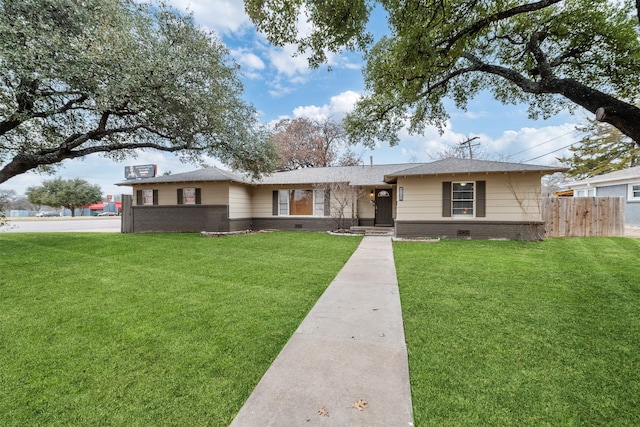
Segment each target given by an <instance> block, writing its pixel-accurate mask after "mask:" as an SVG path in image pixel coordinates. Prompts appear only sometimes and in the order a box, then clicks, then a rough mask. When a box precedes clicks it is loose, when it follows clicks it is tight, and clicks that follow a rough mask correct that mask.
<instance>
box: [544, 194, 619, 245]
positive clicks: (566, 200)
mask: <svg viewBox="0 0 640 427" xmlns="http://www.w3.org/2000/svg"><path fill="white" fill-rule="evenodd" d="M624 203H625V201H624V197H551V198H546V199H543V200H542V219H543V220H544V222H545V229H546V236H547V237H591V236H623V235H624Z"/></svg>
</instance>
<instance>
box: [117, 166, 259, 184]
mask: <svg viewBox="0 0 640 427" xmlns="http://www.w3.org/2000/svg"><path fill="white" fill-rule="evenodd" d="M211 181H232V182H243V183H247V184H248V183H250V180H249V179H248V178H247V177H246V176H245V175H242V174H238V173H234V172H229V171H226V170H224V169H220V168H217V167H215V166H212V167H209V168H205V169H198V170H195V171H190V172H184V173H176V174H172V175H160V176H156V177H154V178H140V179H131V180H128V181H125V182H120V183H118V184H116V185H136V184H155V183H169V182H211Z"/></svg>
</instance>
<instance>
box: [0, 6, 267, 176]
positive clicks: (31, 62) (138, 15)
mask: <svg viewBox="0 0 640 427" xmlns="http://www.w3.org/2000/svg"><path fill="white" fill-rule="evenodd" d="M0 77H1V79H0V182H2V181H4V180H6V179H8V178H10V177H11V176H15V175H16V174H18V173H22V172H24V171H26V170H30V169H33V168H38V167H39V168H44V167H47V166H48V165H55V164H56V163H58V162H60V161H61V160H63V159H66V158H76V157H81V156H84V155H88V154H92V153H101V154H103V155H105V156H107V157H110V158H113V159H116V160H121V159H124V158H126V157H132V156H135V153H136V152H137V151H139V150H144V149H157V150H162V151H169V152H176V153H178V154H179V155H180V156H181V157H182V158H183V159H184V160H188V161H198V160H199V159H200V156H201V155H209V156H215V157H218V158H219V159H220V160H222V161H223V162H225V163H226V164H228V165H232V166H234V167H236V168H241V169H244V170H249V171H252V172H254V173H260V172H264V171H268V170H270V169H271V168H272V166H273V165H272V161H273V157H274V152H273V148H272V147H271V146H270V144H269V142H268V133H267V132H266V131H265V130H264V129H263V128H262V127H261V126H260V125H259V123H258V119H257V113H256V111H255V109H254V108H253V106H251V105H249V104H247V103H245V102H244V101H243V100H242V89H243V88H242V84H241V82H240V80H239V78H238V66H237V64H235V63H234V62H233V61H232V60H231V59H230V58H229V56H228V51H227V49H226V47H225V46H224V45H223V44H222V42H221V41H220V40H219V39H218V38H217V37H216V36H215V35H213V34H210V33H207V32H205V31H203V30H201V29H199V28H197V27H196V26H195V24H194V22H193V19H192V17H189V16H181V15H178V14H177V13H176V12H175V11H174V10H172V9H170V8H168V7H165V6H162V5H160V6H150V5H144V4H139V3H138V2H135V1H133V0H86V1H83V2H77V1H74V0H4V1H2V2H1V3H0Z"/></svg>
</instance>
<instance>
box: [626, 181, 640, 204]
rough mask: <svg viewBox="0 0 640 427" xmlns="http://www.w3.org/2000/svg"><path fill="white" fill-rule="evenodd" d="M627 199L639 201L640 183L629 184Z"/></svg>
mask: <svg viewBox="0 0 640 427" xmlns="http://www.w3.org/2000/svg"><path fill="white" fill-rule="evenodd" d="M628 199H629V200H635V201H639V202H640V183H638V184H629V197H628Z"/></svg>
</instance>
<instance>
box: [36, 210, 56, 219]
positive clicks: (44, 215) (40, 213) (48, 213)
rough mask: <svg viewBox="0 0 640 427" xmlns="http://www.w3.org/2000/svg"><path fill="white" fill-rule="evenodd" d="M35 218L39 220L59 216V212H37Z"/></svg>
mask: <svg viewBox="0 0 640 427" xmlns="http://www.w3.org/2000/svg"><path fill="white" fill-rule="evenodd" d="M36 216H37V217H39V218H43V217H50V216H60V212H55V211H48V212H38V213H37V214H36Z"/></svg>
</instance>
